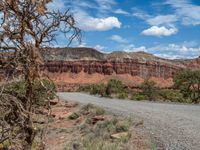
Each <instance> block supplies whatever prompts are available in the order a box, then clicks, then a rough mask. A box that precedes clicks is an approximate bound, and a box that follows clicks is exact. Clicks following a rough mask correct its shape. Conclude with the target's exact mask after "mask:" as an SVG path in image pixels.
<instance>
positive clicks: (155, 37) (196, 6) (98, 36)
mask: <svg viewBox="0 0 200 150" xmlns="http://www.w3.org/2000/svg"><path fill="white" fill-rule="evenodd" d="M50 8H51V9H60V10H62V11H65V10H67V8H70V10H71V12H72V13H73V14H74V17H75V19H76V22H77V26H78V27H79V28H80V29H81V30H82V31H83V32H82V34H83V35H82V43H81V44H77V42H74V43H73V45H72V46H85V47H93V48H96V49H98V50H100V51H103V52H111V51H119V50H120V51H127V52H135V51H145V52H148V53H152V54H155V55H156V56H160V57H164V58H171V59H174V58H195V57H197V56H199V55H200V1H199V0H54V2H53V4H51V5H50ZM58 45H59V46H66V45H67V42H66V41H65V39H64V38H63V37H62V36H59V38H58Z"/></svg>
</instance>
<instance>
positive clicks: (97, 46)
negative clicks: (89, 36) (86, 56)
mask: <svg viewBox="0 0 200 150" xmlns="http://www.w3.org/2000/svg"><path fill="white" fill-rule="evenodd" d="M94 48H95V49H97V50H99V51H102V50H104V49H105V47H104V46H102V45H99V44H98V45H96V46H95V47H94Z"/></svg>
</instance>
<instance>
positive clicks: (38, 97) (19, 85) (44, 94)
mask: <svg viewBox="0 0 200 150" xmlns="http://www.w3.org/2000/svg"><path fill="white" fill-rule="evenodd" d="M26 88H27V85H26V83H25V81H23V80H22V81H16V82H11V83H8V84H6V85H5V90H4V93H8V94H10V95H13V96H16V97H19V98H22V99H25V97H26ZM55 96H56V87H55V85H54V83H53V82H51V81H49V80H46V79H43V80H36V81H35V82H34V83H33V97H32V99H34V101H35V103H34V104H36V105H43V104H44V103H45V101H46V100H47V99H53V98H55Z"/></svg>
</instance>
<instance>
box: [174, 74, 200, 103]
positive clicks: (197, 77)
mask: <svg viewBox="0 0 200 150" xmlns="http://www.w3.org/2000/svg"><path fill="white" fill-rule="evenodd" d="M174 88H177V89H179V90H180V92H181V93H182V94H183V96H184V97H185V98H190V99H191V100H192V102H194V103H197V102H198V101H199V100H200V70H184V71H181V72H180V73H178V74H177V75H176V76H175V78H174Z"/></svg>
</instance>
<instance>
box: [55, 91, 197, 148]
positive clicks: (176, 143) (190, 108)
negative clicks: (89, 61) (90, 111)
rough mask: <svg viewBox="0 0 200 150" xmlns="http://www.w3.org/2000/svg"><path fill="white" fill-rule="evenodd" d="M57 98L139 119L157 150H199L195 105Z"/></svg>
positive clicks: (78, 96)
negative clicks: (152, 138)
mask: <svg viewBox="0 0 200 150" xmlns="http://www.w3.org/2000/svg"><path fill="white" fill-rule="evenodd" d="M58 95H59V97H60V98H62V99H64V100H68V101H76V102H80V103H82V104H87V103H92V104H95V105H99V106H101V107H104V108H106V109H109V110H110V111H112V112H114V113H117V114H122V115H125V116H128V117H129V116H131V117H135V118H141V119H143V120H144V127H145V129H146V131H147V132H150V134H151V135H152V137H154V139H156V143H157V146H158V149H167V150H200V106H199V105H181V104H166V103H153V102H138V101H130V100H118V99H108V98H100V97H96V96H91V95H87V94H83V93H58ZM161 145H162V146H161ZM163 146H164V148H163Z"/></svg>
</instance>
